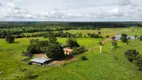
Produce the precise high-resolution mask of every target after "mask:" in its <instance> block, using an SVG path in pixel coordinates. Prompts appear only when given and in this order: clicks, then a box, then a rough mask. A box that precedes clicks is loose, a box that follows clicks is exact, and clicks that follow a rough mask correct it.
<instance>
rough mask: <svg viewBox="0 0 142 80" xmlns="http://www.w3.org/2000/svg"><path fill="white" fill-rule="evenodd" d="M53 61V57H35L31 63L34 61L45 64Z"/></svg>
mask: <svg viewBox="0 0 142 80" xmlns="http://www.w3.org/2000/svg"><path fill="white" fill-rule="evenodd" d="M51 61H52V59H51V58H34V59H32V60H31V62H30V63H31V64H32V63H37V64H40V65H44V64H48V63H50V62H51Z"/></svg>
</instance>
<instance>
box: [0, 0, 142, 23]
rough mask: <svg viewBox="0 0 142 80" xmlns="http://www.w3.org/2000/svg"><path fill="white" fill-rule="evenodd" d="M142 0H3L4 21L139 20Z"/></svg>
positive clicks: (1, 13)
mask: <svg viewBox="0 0 142 80" xmlns="http://www.w3.org/2000/svg"><path fill="white" fill-rule="evenodd" d="M141 17H142V0H0V21H139V20H142V18H141Z"/></svg>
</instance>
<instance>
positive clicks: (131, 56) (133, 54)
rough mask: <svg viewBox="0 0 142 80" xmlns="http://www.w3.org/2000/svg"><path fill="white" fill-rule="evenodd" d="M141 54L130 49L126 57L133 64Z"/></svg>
mask: <svg viewBox="0 0 142 80" xmlns="http://www.w3.org/2000/svg"><path fill="white" fill-rule="evenodd" d="M138 54H139V52H137V51H136V50H135V49H129V50H127V51H126V52H125V56H126V57H127V59H128V60H129V61H130V62H132V61H133V60H135V59H137V55H138Z"/></svg>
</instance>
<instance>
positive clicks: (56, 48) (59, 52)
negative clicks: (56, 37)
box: [46, 43, 64, 60]
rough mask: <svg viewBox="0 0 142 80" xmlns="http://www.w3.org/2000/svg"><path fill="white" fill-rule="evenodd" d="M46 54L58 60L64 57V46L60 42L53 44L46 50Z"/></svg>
mask: <svg viewBox="0 0 142 80" xmlns="http://www.w3.org/2000/svg"><path fill="white" fill-rule="evenodd" d="M46 55H47V56H48V57H49V58H52V59H55V60H58V59H62V58H64V51H63V47H61V45H60V44H57V43H56V44H51V45H50V46H49V47H48V49H47V51H46Z"/></svg>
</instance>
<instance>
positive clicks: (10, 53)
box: [0, 28, 142, 80]
mask: <svg viewBox="0 0 142 80" xmlns="http://www.w3.org/2000/svg"><path fill="white" fill-rule="evenodd" d="M132 30H134V31H133V32H132ZM100 31H101V32H102V35H103V36H106V35H113V34H121V33H126V34H128V35H142V28H131V29H128V28H103V29H101V30H100ZM69 32H71V33H76V32H81V33H83V34H86V33H88V32H90V33H97V32H98V30H70V31H69ZM30 39H31V38H19V39H16V40H15V42H16V43H13V44H8V43H6V42H5V39H0V80H5V79H8V80H18V79H19V80H22V79H23V76H25V74H26V73H25V72H21V71H20V69H24V68H26V69H27V70H28V71H29V72H32V73H34V74H36V75H37V76H38V77H36V78H35V79H34V80H142V76H141V75H142V72H140V71H138V70H137V69H138V68H137V66H135V65H134V64H132V63H130V62H128V60H127V59H126V58H125V56H124V52H125V51H126V50H127V49H136V50H137V51H138V52H140V54H142V49H141V47H142V42H140V41H139V40H131V41H130V43H129V45H126V44H125V43H122V42H121V41H118V46H119V48H117V49H116V50H112V49H111V48H110V47H111V41H109V42H106V43H105V44H104V46H103V53H102V54H100V53H99V46H98V42H100V41H103V40H104V39H96V38H77V41H78V43H79V44H80V45H83V46H85V47H86V48H87V49H88V52H85V53H83V54H80V55H77V56H75V57H76V58H78V60H77V61H74V62H71V63H67V64H65V65H62V66H60V67H42V66H39V65H28V64H27V63H24V62H21V60H22V59H25V58H26V57H24V56H22V54H21V52H22V51H23V50H26V47H27V46H28V45H29V40H30ZM35 39H36V38H35ZM37 39H40V40H47V39H46V38H42V37H37ZM66 39H67V38H58V41H59V42H60V43H61V44H64V42H65V41H66ZM83 55H85V56H86V57H87V58H88V60H86V61H82V60H80V56H83ZM116 58H117V60H116ZM16 76H18V77H16ZM23 80H24V79H23Z"/></svg>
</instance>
